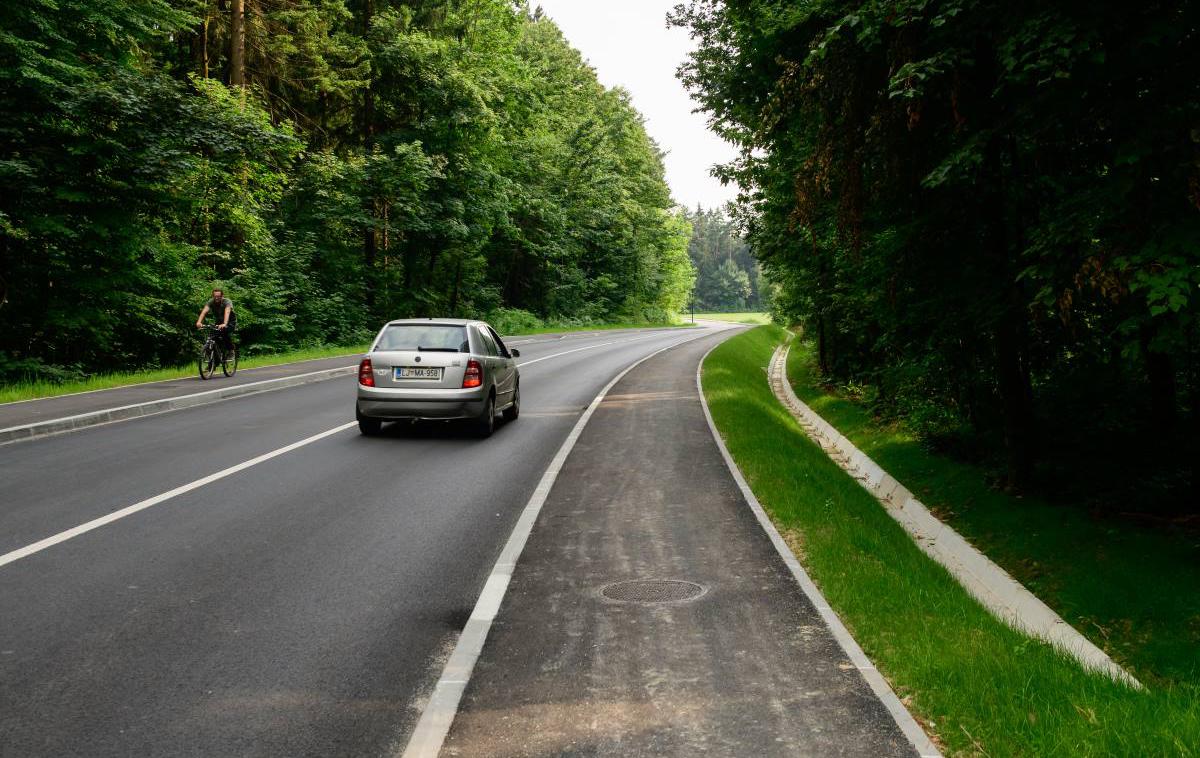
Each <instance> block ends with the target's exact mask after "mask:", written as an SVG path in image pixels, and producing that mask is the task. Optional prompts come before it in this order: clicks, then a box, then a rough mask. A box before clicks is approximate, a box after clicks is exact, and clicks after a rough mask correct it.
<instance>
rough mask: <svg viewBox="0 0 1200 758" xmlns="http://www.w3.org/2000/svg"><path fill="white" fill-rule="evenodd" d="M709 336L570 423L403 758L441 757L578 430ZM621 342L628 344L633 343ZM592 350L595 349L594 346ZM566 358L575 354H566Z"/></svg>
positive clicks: (596, 400)
mask: <svg viewBox="0 0 1200 758" xmlns="http://www.w3.org/2000/svg"><path fill="white" fill-rule="evenodd" d="M712 334H713V331H712V330H705V331H704V333H702V334H697V335H694V336H689V337H688V338H687V339H683V340H679V341H678V342H673V343H671V344H670V345H667V346H666V347H663V348H660V349H658V350H655V351H654V352H652V353H650V354H649V355H646V356H644V357H642V358H639V359H638V360H636V361H634V362H633V363H631V364H630V365H629V366H627V367H625V369H623V370H622V371H621V372H620V373H619V374H617V375H616V376H615V377H613V379H612V381H610V382H609V383H608V384H606V385H604V389H602V390H600V394H598V395H596V397H595V398H593V399H592V402H591V403H590V404H589V405H588V407H587V410H585V411H584V412H583V415H582V416H580V417H579V420H578V421H576V422H575V426H574V427H573V428H572V429H571V433H570V434H569V435H567V438H566V440H564V441H563V443H562V446H561V447H559V449H558V452H557V453H556V454H555V456H554V459H553V460H552V461H550V466H549V467H548V468H547V469H546V472H545V473H544V474H542V478H541V481H539V482H538V485H537V488H536V489H534V491H533V495H531V496H530V498H529V502H528V503H526V504H525V509H524V510H522V511H521V516H520V518H518V519H517V523H516V526H514V527H513V530H512V532H511V533H510V534H509V536H508V541H507V542H506V543H505V545H504V550H503V551H501V553H500V557H499V558H497V559H496V564H495V565H494V566H493V567H492V572H491V574H490V575H489V576H488V579H487V582H486V583H485V584H484V586H483V591H482V592H481V593H480V595H479V599H478V601H476V603H475V609H474V610H473V611H472V612H471V618H470V619H469V620H468V621H467V625H466V627H464V628H463V631H462V634H461V635H460V636H459V638H458V644H457V645H455V647H454V652H453V653H451V654H450V660H448V661H447V662H446V667H445V668H444V669H442V675H441V677H439V678H438V681H437V684H436V685H435V686H434V689H433V695H432V696H430V698H429V703H428V704H427V705H426V706H425V710H424V711H422V712H421V718H420V720H418V721H417V726H416V728H415V729H414V730H413V733H412V736H411V737H410V738H409V740H408V746H407V747H406V748H405V750H404V753H403V758H436V756H437V755H438V753H440V752H441V750H442V744H443V743H444V742H445V741H446V735H447V734H449V732H450V725H451V724H452V723H453V722H454V716H455V715H456V714H457V713H458V704H459V702H460V701H461V700H462V696H463V692H464V691H466V688H467V682H468V680H469V679H470V678H471V671H472V670H473V669H474V668H475V662H476V661H477V660H478V659H479V653H480V652H481V651H482V650H483V643H484V641H485V640H486V639H487V635H488V632H489V631H490V630H491V627H492V620H493V619H494V618H495V617H496V614H497V613H498V612H499V610H500V604H501V602H502V601H503V600H504V594H505V592H506V591H507V590H508V583H509V580H511V579H512V574H513V570H514V569H515V568H516V565H517V559H518V558H519V557H520V556H521V551H522V550H524V548H525V542H526V540H528V539H529V534H530V532H532V531H533V525H534V522H536V521H537V517H538V514H539V513H540V512H541V510H542V506H543V505H544V504H545V502H546V498H547V497H548V496H549V495H550V489H551V488H552V487H553V486H554V481H555V480H556V479H557V478H558V473H559V471H561V470H562V467H563V464H564V463H565V462H566V460H567V456H568V455H570V453H571V450H572V448H574V447H575V443H576V441H578V439H579V436H580V435H581V434H583V428H584V427H585V426H587V422H588V420H589V419H590V418H591V417H592V414H593V413H594V412H595V411H596V408H597V407H598V406H599V405H600V402H601V401H602V400H604V396H605V395H607V394H608V391H609V390H610V389H612V388H613V386H614V385H615V384H616V383H617V382H619V381H621V379H623V378H624V377H625V375H626V374H628V373H629V372H630V371H633V370H634V369H635V368H637V367H638V366H640V365H641V364H642V363H645V362H646V361H648V360H650V359H651V358H653V357H654V356H656V355H659V354H660V353H664V352H666V351H667V350H670V349H671V348H673V347H678V346H679V345H682V344H684V343H685V342H691V341H692V340H697V339H700V338H701V337H709V336H712ZM639 339H640V338H639ZM620 341H623V342H632V341H633V340H620ZM605 344H612V343H605ZM592 347H600V346H599V345H593V346H592ZM581 349H586V348H581ZM567 352H577V351H575V350H569V351H567ZM558 355H566V353H558ZM552 357H554V356H546V358H552ZM538 360H545V358H539V359H538ZM530 363H532V361H530Z"/></svg>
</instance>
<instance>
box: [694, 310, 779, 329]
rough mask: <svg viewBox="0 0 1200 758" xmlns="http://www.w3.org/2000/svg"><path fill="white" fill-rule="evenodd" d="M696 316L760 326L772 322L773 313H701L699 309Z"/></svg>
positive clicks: (710, 319)
mask: <svg viewBox="0 0 1200 758" xmlns="http://www.w3.org/2000/svg"><path fill="white" fill-rule="evenodd" d="M696 317H697V318H700V317H703V318H705V319H708V320H709V321H729V322H732V323H735V324H757V325H759V326H761V325H763V324H769V323H771V314H769V313H754V312H751V311H745V312H742V313H701V312H699V311H697V312H696Z"/></svg>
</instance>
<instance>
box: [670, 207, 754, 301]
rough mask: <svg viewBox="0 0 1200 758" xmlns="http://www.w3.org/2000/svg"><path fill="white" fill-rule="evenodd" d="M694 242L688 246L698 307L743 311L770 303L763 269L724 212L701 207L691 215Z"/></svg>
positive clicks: (692, 240) (689, 215) (689, 216)
mask: <svg viewBox="0 0 1200 758" xmlns="http://www.w3.org/2000/svg"><path fill="white" fill-rule="evenodd" d="M688 218H689V220H690V221H691V222H692V229H693V231H692V239H691V244H690V245H689V246H688V253H689V254H690V255H691V258H692V263H693V265H695V267H696V295H695V299H696V307H697V308H702V309H704V310H710V311H741V310H745V309H747V308H750V309H757V308H762V307H764V306H765V305H766V304H767V300H768V297H767V295H768V293H766V292H764V286H763V284H764V283H763V280H762V270H761V268H760V267H759V265H758V262H757V261H756V260H755V259H754V256H753V255H752V254H751V252H750V246H749V245H748V244H746V241H745V240H744V239H742V237H741V235H740V234H739V233H738V232H737V229H736V227H735V225H734V223H733V222H732V221H731V220H730V219H728V218H726V217H725V216H724V215H723V214H722V213H720V212H719V211H715V210H705V209H703V208H700V207H697V208H696V211H695V213H689V214H688Z"/></svg>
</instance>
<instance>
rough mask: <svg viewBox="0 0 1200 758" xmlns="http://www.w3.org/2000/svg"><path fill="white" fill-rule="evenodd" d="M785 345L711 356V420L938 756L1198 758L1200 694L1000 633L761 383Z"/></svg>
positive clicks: (765, 332) (757, 335)
mask: <svg viewBox="0 0 1200 758" xmlns="http://www.w3.org/2000/svg"><path fill="white" fill-rule="evenodd" d="M785 335H786V332H785V331H784V330H783V329H780V328H778V327H774V326H764V327H760V328H757V329H753V330H751V331H749V332H747V333H745V334H742V335H738V336H736V337H733V338H732V339H730V340H728V341H727V342H725V343H724V344H722V345H721V346H720V347H718V348H717V349H716V350H715V351H713V353H712V354H711V355H710V356H709V358H708V360H707V361H706V362H705V365H704V372H703V383H704V393H705V397H706V398H707V400H708V403H709V406H710V408H711V410H712V413H713V418H714V420H715V421H716V423H717V426H718V428H719V429H720V432H721V435H722V437H723V438H724V439H725V440H726V443H727V444H728V446H729V450H730V453H731V454H732V455H733V457H734V459H735V460H736V461H737V463H738V466H739V467H740V468H741V470H742V472H743V474H745V476H746V479H747V481H748V482H749V484H750V486H751V487H752V488H753V490H754V492H755V494H756V495H757V496H758V498H759V499H760V500H761V501H762V504H763V507H764V508H765V509H766V510H767V512H768V513H769V514H770V515H771V518H772V519H773V520H774V521H775V523H776V525H777V526H778V527H779V529H780V532H781V533H783V534H784V535H785V537H786V538H787V539H788V540H789V541H790V542H791V544H792V546H793V549H794V550H795V551H796V553H797V556H798V557H799V558H800V560H801V561H802V562H803V564H804V565H805V568H806V569H807V570H808V571H809V573H810V574H811V575H812V577H813V580H814V581H815V582H816V583H817V585H818V586H819V587H820V588H821V591H822V592H823V593H824V594H825V596H826V598H827V599H828V600H829V602H830V604H831V605H832V606H833V608H834V610H835V611H836V612H837V613H838V615H839V616H840V617H841V618H842V620H843V622H845V624H846V626H847V627H848V628H849V629H850V631H851V633H852V634H853V635H854V636H855V638H856V639H857V640H858V642H859V644H861V645H862V647H863V649H864V650H865V651H866V653H867V655H869V656H870V657H871V659H872V660H873V661H874V662H875V664H876V666H877V667H878V668H879V670H880V671H881V672H883V674H884V675H885V676H886V677H887V678H888V679H889V680H890V681H891V683H892V685H893V687H894V688H895V689H896V691H897V694H898V695H899V696H900V697H901V698H902V699H904V701H905V702H906V704H908V705H909V708H910V709H911V710H912V711H913V713H914V715H915V716H916V717H917V718H918V719H919V720H920V721H921V722H922V723H923V724H924V726H925V727H926V729H927V730H928V731H929V732H930V733H931V735H932V736H934V738H935V739H936V740H938V741H939V742H940V744H942V745H943V747H944V749H945V750H946V751H947V752H948V753H950V754H960V755H1031V756H1034V755H1036V756H1040V755H1097V756H1099V755H1182V756H1195V755H1196V754H1197V750H1198V749H1197V746H1198V745H1200V690H1198V689H1197V687H1195V686H1194V685H1193V684H1187V683H1180V682H1174V683H1172V682H1154V683H1149V686H1148V687H1147V689H1146V690H1145V691H1142V692H1138V691H1134V690H1131V689H1129V688H1127V687H1125V686H1123V685H1120V684H1117V683H1115V682H1112V681H1110V680H1108V679H1107V678H1105V677H1102V676H1099V675H1095V674H1089V673H1087V672H1085V671H1083V670H1082V669H1081V668H1080V667H1079V666H1078V664H1076V663H1075V661H1074V660H1072V659H1069V658H1066V657H1065V656H1063V655H1062V654H1060V653H1058V652H1056V651H1055V650H1053V649H1052V648H1050V647H1049V646H1048V645H1046V644H1044V643H1041V642H1039V641H1037V640H1034V639H1031V638H1029V637H1026V636H1025V635H1023V634H1020V633H1018V632H1016V631H1014V630H1012V629H1010V628H1009V627H1007V626H1005V625H1004V624H1002V623H1000V622H999V621H998V620H996V619H995V618H994V617H993V616H991V615H990V614H989V613H988V612H987V611H986V610H984V609H983V608H982V607H981V606H980V605H979V604H978V603H977V602H976V601H975V600H974V599H973V598H971V597H970V595H968V594H967V593H966V591H965V590H963V589H962V587H960V586H959V585H958V583H957V582H956V581H955V580H954V579H953V577H951V576H950V574H949V573H947V572H946V571H945V569H943V568H942V567H941V566H939V565H938V564H936V563H934V562H933V561H932V560H930V559H929V558H927V557H926V556H925V555H924V554H923V553H921V552H920V550H918V549H917V547H916V546H915V545H914V544H913V543H912V541H911V540H910V539H909V537H908V535H907V534H906V533H905V532H904V530H903V529H902V528H901V527H900V525H899V524H897V523H896V522H895V521H894V520H892V518H891V517H890V516H888V515H887V513H886V512H885V511H884V510H883V508H882V507H881V506H880V505H879V503H878V502H877V501H876V500H875V498H874V497H872V496H871V495H870V494H869V493H868V492H867V491H866V490H864V489H863V488H862V487H861V486H859V484H858V483H857V482H855V481H854V480H853V479H851V478H850V477H849V476H848V475H847V474H846V473H845V472H843V471H842V470H841V469H839V468H838V467H837V466H836V465H835V464H834V463H833V462H832V461H831V460H829V458H828V457H827V456H826V455H825V453H824V452H822V451H821V449H820V448H818V447H817V446H816V445H815V444H813V443H812V442H811V441H810V440H809V439H808V438H807V437H806V436H805V435H804V433H803V431H802V430H801V429H800V427H799V425H798V424H797V423H796V422H795V420H794V419H793V418H792V417H791V415H790V414H788V412H787V411H786V410H785V409H784V408H783V407H782V406H781V405H780V404H779V403H778V402H777V401H776V399H775V397H774V395H773V394H772V393H771V390H770V387H769V386H768V385H767V381H766V375H765V368H766V366H767V364H768V362H769V360H770V357H771V353H772V351H773V350H774V348H775V346H776V345H778V344H779V342H780V341H781V340H782V339H783V338H784V337H785ZM831 420H832V419H831ZM843 431H844V430H843ZM1177 590H1178V591H1179V592H1190V591H1194V587H1192V588H1186V587H1179V588H1177Z"/></svg>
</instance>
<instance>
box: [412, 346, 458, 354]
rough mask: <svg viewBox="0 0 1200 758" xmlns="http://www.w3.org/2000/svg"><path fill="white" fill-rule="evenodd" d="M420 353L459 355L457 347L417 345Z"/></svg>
mask: <svg viewBox="0 0 1200 758" xmlns="http://www.w3.org/2000/svg"><path fill="white" fill-rule="evenodd" d="M417 352H418V353H457V352H459V349H458V348H456V347H421V346H420V345H417Z"/></svg>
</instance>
